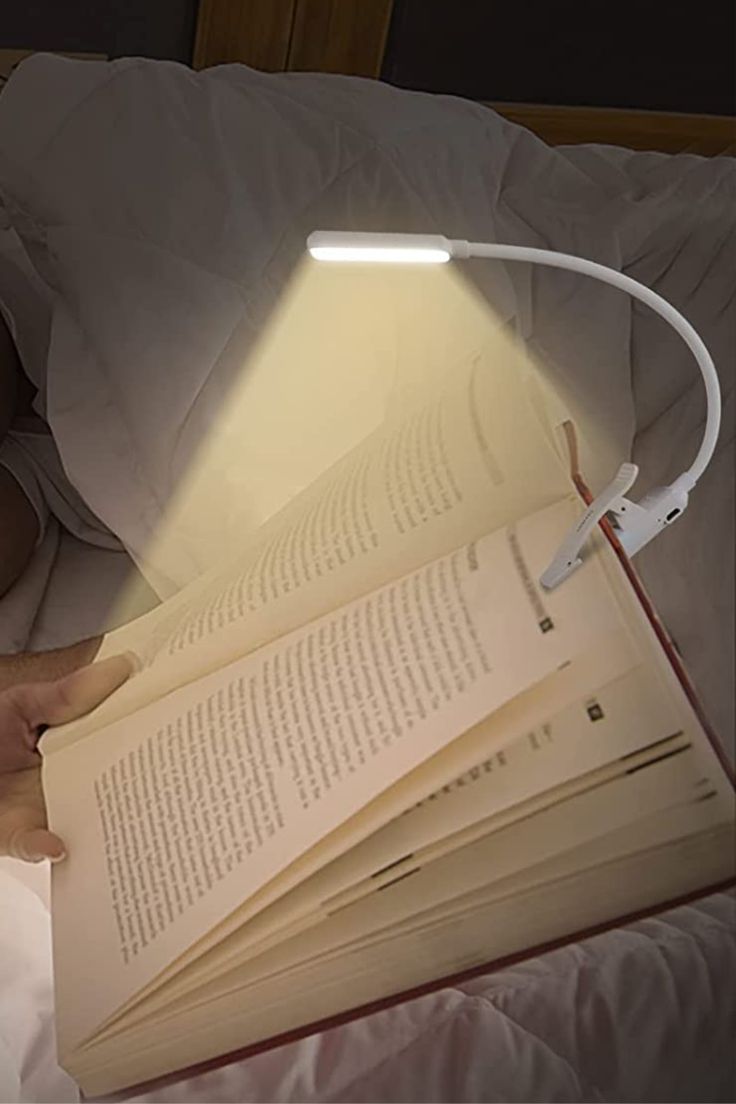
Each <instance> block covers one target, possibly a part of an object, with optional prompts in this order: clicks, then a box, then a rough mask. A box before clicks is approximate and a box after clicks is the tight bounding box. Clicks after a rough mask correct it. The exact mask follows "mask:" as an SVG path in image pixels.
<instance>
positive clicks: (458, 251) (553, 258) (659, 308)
mask: <svg viewBox="0 0 736 1104" xmlns="http://www.w3.org/2000/svg"><path fill="white" fill-rule="evenodd" d="M450 246H451V252H452V256H453V257H458V258H462V257H494V258H496V260H499V261H528V262H530V263H532V264H542V265H548V266H550V267H551V268H567V269H570V270H571V271H572V272H580V273H582V274H583V275H584V276H592V277H593V278H594V279H596V280H602V281H603V283H605V284H610V285H611V286H612V287H615V288H619V289H620V290H621V291H625V292H627V294H629V295H630V296H631V297H632V298H633V299H638V300H639V301H640V302H642V303H645V304H646V305H647V306H648V307H651V309H652V310H653V311H655V312H656V313H657V314H658V315H660V316H661V317H662V318H664V319H665V321H666V322H669V324H670V325H671V326H672V328H673V329H675V330H677V332H678V334H679V335H680V337H681V338H682V340H683V341H684V342H685V344H686V345H687V347H688V348H689V349H690V352H691V353H692V354H693V356H694V357H695V359H696V361H697V362H698V367H699V368H700V371H701V373H702V376H703V383H704V384H705V393H706V399H707V403H708V407H707V413H706V419H705V431H704V433H703V440H702V442H701V444H700V448H699V449H698V454H697V456H696V457H695V459H694V460H693V462H692V464H691V465H690V467H689V468H688V469H687V471H685V472H683V473H682V475H681V476H680V479H679V480H678V483H679V482H680V480H682V481H683V485H684V483H685V482H686V481H687V482H689V484H690V485H689V487H688V490H691V489H692V488H693V487H694V486H695V484H696V483H697V481H698V480H699V479H700V477H701V475H702V474H703V472H704V471H705V469H706V468H707V466H708V463H709V462H710V459H711V457H712V456H713V452H714V449H715V447H716V441H717V439H718V430H719V428H720V424H721V389H720V385H719V383H718V375H717V374H716V369H715V365H714V364H713V360H712V358H711V355H710V353H709V352H708V350H707V349H706V347H705V345H704V343H703V341H702V339H701V338H700V336H699V334H698V333H697V332H696V331H695V330H694V329H693V327H692V326H691V325H690V323H689V322H688V321H687V319H686V318H683V316H682V315H681V314H680V312H679V311H678V310H675V308H674V307H673V306H672V304H671V303H668V302H667V300H666V299H663V298H662V296H661V295H657V293H656V291H652V290H651V288H648V287H646V286H645V285H644V284H640V283H639V282H638V281H637V280H633V279H632V278H631V277H630V276H625V275H624V274H623V273H622V272H617V271H616V270H615V269H613V268H608V267H606V265H602V264H597V263H596V262H595V261H586V260H585V259H584V258H582V257H575V256H573V255H572V254H570V253H555V252H553V251H552V250H550V249H528V248H526V247H525V246H518V245H495V244H490V243H489V244H486V243H485V242H466V241H451V242H450Z"/></svg>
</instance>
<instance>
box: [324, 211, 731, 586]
mask: <svg viewBox="0 0 736 1104" xmlns="http://www.w3.org/2000/svg"><path fill="white" fill-rule="evenodd" d="M307 248H308V249H309V252H310V253H311V255H312V256H313V257H314V258H315V259H316V260H320V261H354V262H355V261H358V262H361V263H365V262H374V263H379V264H381V263H382V264H386V263H389V264H390V263H409V264H442V263H443V262H446V261H449V260H450V258H451V257H456V258H459V259H463V260H464V259H466V258H469V257H492V258H495V259H496V260H501V261H529V262H532V263H535V264H543V265H549V266H551V267H553V268H567V269H571V270H572V271H573V272H580V273H583V275H586V276H593V277H595V279H597V280H602V281H603V282H604V283H607V284H612V285H613V287H617V288H620V289H621V290H622V291H626V292H628V294H629V295H631V296H633V297H634V298H635V299H639V300H640V301H641V302H642V303H646V304H647V306H649V307H651V308H652V310H654V311H656V313H657V314H659V315H661V317H662V318H664V319H665V320H666V321H667V322H669V323H670V325H671V326H673V327H674V329H675V330H677V332H678V333H679V335H680V337H681V338H682V339H683V341H684V342H685V344H686V345H687V346H688V348H689V349H690V351H691V352H692V354H693V356H694V357H695V359H696V360H697V362H698V365H699V367H700V371H701V373H702V375H703V382H704V383H705V393H706V398H707V404H708V409H707V416H706V422H705V432H704V434H703V440H702V442H701V445H700V449H699V450H698V454H697V456H696V457H695V459H694V460H693V462H692V464H691V465H690V467H689V468H688V469H687V470H686V471H684V472H683V473H682V475H679V476H678V477H677V479H675V481H674V482H673V483H671V484H670V485H669V486H668V487H657V488H655V489H654V490H652V491H650V492H649V494H647V495H645V497H644V498H643V499H642V500H641V502H632V501H631V500H630V499H628V498H626V497H625V496H626V492H627V491H629V490H630V488H631V486H632V485H633V483H634V480H635V479H636V477H637V475H638V474H639V469H638V467H637V465H636V464H630V463H625V464H622V465H621V467H620V468H619V470H618V472H617V473H616V476H615V478H614V479H613V480H612V481H611V482H610V483H609V484H608V486H607V487H606V488H605V489H604V490H603V491H601V493H600V494H599V495H598V496H597V497H596V498H595V499H594V500H593V502H591V504H590V506H588V508H587V510H586V511H585V512H584V514H583V515H582V517H581V518H580V520H579V521H578V522H577V524H576V525H575V526H574V527H573V529H572V530H571V531H570V533H569V534H568V536H567V537H566V538H565V540H564V541H563V542H562V544H561V545H560V547H559V549H558V551H557V553H556V555H555V556H554V558H553V559H552V562H551V563H550V565H549V567H548V568H547V569H546V570H545V571H544V572H543V574H542V576H541V578H540V582H541V583H542V586H544V587H546V588H547V589H548V590H551V589H552V588H553V587H556V586H557V585H558V584H559V583H561V582H563V580H565V579H566V578H567V577H568V575H570V573H571V572H572V571H574V570H575V568H576V567H578V566H579V565H580V564H581V563H582V560H581V558H580V557H581V552H582V549H583V546H584V545H585V543H586V541H587V540H588V537H589V536H590V534H591V532H592V531H593V529H594V528H595V526H596V525H597V524H598V522H599V521H600V520H601V519H602V518H603V517H604V516H605V515H611V517H612V520H613V522H614V525H615V527H616V530H617V532H616V535H617V537H618V540H619V541H620V543H621V546H622V547H623V549H624V551H625V552H626V554H627V555H628V556H633V555H635V554H636V553H637V552H638V551H639V550H640V549H641V548H643V547H644V545H645V544H648V543H649V541H651V540H652V538H653V537H656V536H657V534H658V533H660V532H661V531H662V530H663V529H665V528H666V527H667V526H668V525H671V524H672V522H673V521H676V519H677V518H678V517H681V516H682V514H683V513H684V512H685V509H686V508H687V504H688V498H689V494H690V491H691V490H692V489H693V487H694V486H695V484H696V483H697V481H698V479H699V478H700V476H701V475H702V474H703V472H704V471H705V469H706V467H707V466H708V463H709V461H710V459H711V457H712V455H713V451H714V449H715V445H716V440H717V438H718V430H719V427H720V422H721V391H720V387H719V384H718V376H717V375H716V370H715V367H714V365H713V361H712V359H711V356H710V354H709V352H708V350H707V349H706V347H705V345H704V344H703V342H702V340H701V339H700V337H699V336H698V334H697V333H696V331H695V330H694V329H693V327H692V326H691V325H690V323H689V322H688V321H687V320H686V319H685V318H683V316H682V315H681V314H680V313H679V311H677V310H675V308H674V307H673V306H672V305H671V304H670V303H668V302H667V300H666V299H663V298H662V296H661V295H657V293H656V292H654V291H652V290H651V289H650V288H648V287H645V286H644V285H643V284H640V283H639V282H638V281H637V280H632V279H631V277H630V276H624V275H623V273H621V272H616V270H615V269H612V268H608V267H607V266H606V265H602V264H597V263H595V262H594V261H586V260H584V259H583V258H581V257H575V256H572V255H571V254H569V253H556V252H554V251H552V250H549V249H527V248H525V247H523V246H518V245H497V244H490V243H488V244H487V243H485V242H467V241H454V240H450V239H449V238H444V237H442V236H441V235H439V234H374V233H358V232H355V233H351V232H344V231H333V230H317V231H315V232H314V233H313V234H310V235H309V238H308V239H307Z"/></svg>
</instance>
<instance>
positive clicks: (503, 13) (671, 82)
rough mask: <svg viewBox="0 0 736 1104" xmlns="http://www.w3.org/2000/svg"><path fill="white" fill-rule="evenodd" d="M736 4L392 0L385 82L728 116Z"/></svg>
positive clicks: (720, 0)
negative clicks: (393, 2) (392, 8)
mask: <svg viewBox="0 0 736 1104" xmlns="http://www.w3.org/2000/svg"><path fill="white" fill-rule="evenodd" d="M735 42H736V3H735V2H734V0H701V2H700V3H693V2H690V3H682V2H681V3H677V2H676V0H609V2H602V0H516V2H513V0H512V2H511V3H508V2H507V3H499V2H498V0H395V4H394V10H393V16H392V20H391V27H390V31H389V38H388V46H387V50H386V54H385V55H384V65H383V72H382V77H383V79H384V80H388V81H390V82H391V83H392V84H398V85H401V86H402V87H406V88H414V89H418V90H420V91H427V92H449V93H452V94H454V95H458V96H466V97H467V98H468V99H474V100H500V101H502V102H506V103H514V102H519V103H541V104H569V105H574V106H577V107H583V106H588V107H629V108H646V109H649V110H653V111H690V112H702V113H703V114H716V115H718V114H721V115H731V114H733V113H734V110H735V108H736V104H735V100H736V92H735V89H736V46H735V45H734V43H735Z"/></svg>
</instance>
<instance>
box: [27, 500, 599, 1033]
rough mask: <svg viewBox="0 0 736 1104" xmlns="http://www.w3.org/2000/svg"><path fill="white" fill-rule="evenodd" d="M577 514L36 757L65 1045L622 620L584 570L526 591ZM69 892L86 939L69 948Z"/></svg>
mask: <svg viewBox="0 0 736 1104" xmlns="http://www.w3.org/2000/svg"><path fill="white" fill-rule="evenodd" d="M574 509H575V508H574V507H573V506H572V505H571V504H569V503H562V504H559V505H558V506H554V507H550V508H548V509H547V510H544V511H542V512H541V513H538V514H535V515H533V516H532V517H530V518H527V519H524V521H522V522H520V523H519V524H518V525H516V526H514V527H512V528H510V529H504V530H500V531H498V532H496V533H494V534H491V535H489V536H488V537H485V538H483V539H481V540H479V541H477V542H474V543H473V544H471V545H469V546H467V547H466V548H463V549H461V550H459V551H457V552H454V553H452V554H450V555H449V556H446V557H442V558H441V559H439V560H435V561H433V562H432V563H430V564H428V565H426V566H425V567H423V568H420V569H418V570H417V571H415V572H412V573H411V574H409V575H407V576H404V577H403V578H402V579H400V580H398V581H397V582H395V583H392V584H389V585H388V586H386V587H384V588H381V589H380V590H379V591H376V592H373V593H371V594H369V595H367V596H366V597H364V598H361V599H358V600H356V601H355V602H353V603H350V604H348V605H347V606H344V607H341V609H339V610H337V611H336V612H334V613H333V614H329V615H326V616H325V617H323V618H320V619H318V620H317V621H315V622H312V623H311V624H310V625H307V626H305V627H304V628H302V629H300V630H298V631H297V632H295V633H292V634H289V635H288V636H287V637H285V638H283V639H282V640H280V641H277V642H275V643H274V644H271V645H269V646H267V647H265V648H263V649H260V650H259V651H258V652H256V653H254V654H253V655H252V656H250V657H246V658H245V659H243V660H241V661H239V662H237V663H235V664H233V665H231V666H230V667H228V668H225V669H223V670H221V671H218V672H215V673H214V674H212V675H210V676H207V677H206V678H205V679H202V680H200V681H199V682H197V683H195V684H193V685H192V686H189V687H185V688H182V689H181V690H179V691H176V692H174V693H172V694H171V695H168V696H167V697H166V698H164V699H162V700H161V701H160V702H158V703H155V704H154V705H152V706H150V707H148V708H147V709H146V710H142V711H140V712H139V713H138V714H137V715H136V717H135V723H134V724H130V723H126V722H120V723H118V724H116V725H114V726H112V727H111V728H110V729H108V730H106V731H104V732H103V733H102V734H101V735H99V736H95V737H93V738H88V739H83V740H80V741H77V742H76V743H73V744H71V745H69V746H68V747H67V748H65V749H62V750H60V751H58V752H56V753H55V754H53V755H51V756H49V757H47V759H46V760H45V764H44V790H45V793H46V799H47V805H48V812H49V824H50V826H51V828H52V829H53V830H54V831H56V832H58V833H59V834H60V835H61V836H62V838H64V839H65V841H66V842H67V844H68V847H69V856H70V857H69V859H68V861H67V862H65V863H64V864H62V865H61V866H60V867H58V868H56V869H55V871H54V880H53V892H54V902H53V905H54V921H55V926H54V930H55V935H54V939H55V946H56V955H55V959H56V971H57V973H56V982H57V993H58V997H59V1007H60V1023H61V1024H62V1025H63V1031H64V1033H65V1039H66V1040H67V1041H68V1040H69V1039H71V1042H72V1045H74V1044H75V1043H76V1042H78V1041H79V1040H80V1039H81V1038H83V1037H85V1036H86V1035H87V1034H89V1033H90V1032H91V1031H92V1030H93V1029H94V1027H95V1026H96V1025H97V1024H99V1023H100V1022H101V1021H102V1020H103V1019H104V1018H105V1017H107V1016H109V1015H110V1014H111V1013H112V1012H113V1011H114V1010H115V1008H116V1007H118V1006H119V1005H120V1004H122V1003H123V1002H124V1001H126V1000H128V999H129V998H130V997H131V996H132V995H133V994H134V993H135V992H136V990H137V989H140V988H141V987H143V986H144V985H145V984H146V983H148V982H149V981H150V980H151V979H152V978H153V977H154V976H155V975H156V974H157V973H158V972H159V971H160V970H162V969H163V968H164V967H166V966H167V965H168V964H169V963H170V962H171V961H172V960H173V959H175V958H176V957H178V956H179V955H181V954H182V953H183V952H184V951H185V950H186V949H187V947H188V946H190V945H191V944H192V943H194V942H195V941H196V940H197V939H198V938H200V937H202V936H203V935H204V934H205V933H206V932H207V931H208V930H209V929H211V928H212V927H214V926H215V925H217V924H218V923H220V922H221V921H222V920H223V919H224V918H225V917H226V916H227V915H228V914H230V913H231V912H233V911H234V910H235V909H236V908H237V907H238V906H239V905H240V904H242V902H243V901H244V900H246V899H247V898H248V897H249V896H250V895H252V894H254V893H255V892H256V891H257V890H259V889H260V888H261V887H262V886H263V885H265V884H266V882H268V881H270V880H271V879H273V878H274V877H275V875H276V874H278V872H279V871H281V870H283V869H284V868H285V867H287V866H288V865H289V864H290V863H291V862H293V861H294V860H295V859H296V858H297V857H298V856H299V855H301V854H304V853H305V852H306V851H307V850H308V849H309V848H310V847H311V846H313V845H314V844H315V843H316V842H317V841H318V840H319V839H320V838H322V837H323V836H325V835H327V834H328V833H329V832H331V831H333V830H334V829H335V828H337V827H338V826H339V825H340V824H342V823H344V822H345V821H346V820H347V819H348V818H349V817H350V816H351V815H352V814H353V813H355V812H356V811H357V810H358V809H360V808H361V807H363V806H365V805H367V804H368V803H369V802H370V801H371V800H373V798H375V797H376V796H377V795H378V794H379V793H380V792H382V791H384V790H386V789H387V788H388V787H390V786H391V785H392V784H394V783H395V782H396V781H397V780H398V779H400V778H402V777H404V776H405V775H407V774H408V773H409V772H410V771H412V770H413V769H414V768H415V767H416V766H418V765H419V764H420V763H422V762H424V761H425V760H427V759H429V758H430V757H431V756H432V755H434V754H436V753H437V752H438V751H439V750H440V749H441V748H442V747H444V746H446V745H447V744H449V743H450V742H451V741H452V740H454V739H455V738H456V737H457V736H459V735H460V734H462V733H463V732H465V731H467V730H468V729H469V728H471V727H472V726H473V725H476V724H477V723H478V722H479V721H480V720H481V719H482V718H483V717H485V716H487V715H488V714H490V713H491V712H493V711H494V710H495V709H498V708H499V707H500V706H502V705H503V704H504V703H505V702H507V701H509V700H511V699H512V698H513V697H515V696H516V695H517V694H519V693H521V692H522V691H523V690H525V689H526V688H527V687H529V686H532V685H534V684H535V683H537V682H539V681H541V679H543V678H544V677H546V676H547V675H549V674H550V673H551V672H552V671H555V670H557V669H559V668H560V667H561V666H564V665H565V664H566V663H567V662H569V661H570V660H571V658H572V657H573V656H575V655H576V654H579V653H580V652H584V651H585V649H586V647H589V646H590V645H591V643H592V642H593V641H595V640H596V639H597V638H598V636H600V634H606V633H608V632H610V631H612V630H616V629H618V628H620V625H621V622H620V617H619V614H618V611H617V610H616V607H615V606H613V605H612V604H611V603H610V602H609V600H608V596H607V593H606V591H605V590H604V589H602V588H601V586H600V572H599V570H598V568H597V563H596V560H595V559H592V560H591V561H590V563H589V564H587V565H585V566H584V567H583V568H581V569H580V570H579V571H578V572H576V573H575V575H574V576H573V577H572V578H571V579H570V580H569V581H568V585H566V586H565V587H564V588H559V589H558V590H556V591H554V592H553V593H551V594H550V595H548V596H545V597H544V598H543V597H542V596H541V594H540V593H539V592H538V591H537V589H536V588H535V587H532V588H531V589H530V587H529V579H530V577H531V578H535V577H537V576H538V574H539V572H540V571H541V567H542V565H543V564H544V563H546V561H547V559H548V558H549V556H550V555H551V552H552V550H553V549H554V548H555V547H556V546H557V543H558V542H559V539H560V536H561V534H563V533H564V532H565V531H566V530H567V527H568V526H569V524H570V521H571V518H572V517H573V516H574ZM81 900H83V901H84V902H85V910H86V916H87V922H88V923H89V925H90V926H91V927H93V928H94V930H95V932H96V939H95V941H94V943H93V944H88V945H85V946H84V948H82V947H79V948H78V952H79V953H78V954H77V953H75V949H76V948H77V947H78V944H77V941H76V939H75V935H74V933H75V930H76V924H77V914H78V913H77V910H78V903H79V901H81ZM80 955H82V956H83V960H80V957H79V956H80ZM80 974H81V978H84V977H89V978H90V985H89V986H85V985H84V983H83V981H82V980H80ZM101 976H104V977H105V986H100V985H99V984H98V979H99V977H101ZM60 1030H62V1028H60ZM65 1045H67V1044H66V1043H65Z"/></svg>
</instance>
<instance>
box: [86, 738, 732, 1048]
mask: <svg viewBox="0 0 736 1104" xmlns="http://www.w3.org/2000/svg"><path fill="white" fill-rule="evenodd" d="M636 759H637V763H636V767H635V768H634V769H631V768H630V767H627V766H626V765H625V764H621V766H620V767H619V769H618V770H616V771H611V772H610V773H609V774H608V776H607V777H605V778H602V779H600V778H596V779H591V783H590V785H589V786H588V787H587V788H584V789H583V790H582V791H581V792H579V793H578V794H574V795H572V796H570V797H569V798H568V799H567V800H565V801H564V802H563V801H560V802H558V803H556V804H553V805H550V806H548V807H546V808H541V809H539V810H531V811H530V814H529V815H526V816H525V817H524V818H523V820H521V821H519V822H515V823H514V824H512V825H501V826H500V828H499V829H498V830H497V831H495V832H494V833H492V834H491V833H488V834H486V835H484V836H482V837H479V838H478V839H476V840H475V841H469V842H468V844H466V845H465V846H464V847H463V848H462V850H461V851H459V852H457V853H453V854H452V855H445V856H441V857H440V858H439V859H438V860H437V861H435V862H433V863H431V862H430V863H427V864H417V865H416V866H415V867H414V868H413V870H412V871H411V873H410V874H408V875H407V874H403V875H399V874H397V875H396V877H395V878H394V880H393V881H392V882H390V883H388V884H384V885H382V886H381V885H376V886H375V887H374V888H373V890H372V891H371V892H370V893H369V894H367V895H364V896H363V897H362V898H360V899H358V900H353V901H347V902H346V903H345V904H344V905H343V907H339V906H338V907H337V908H335V909H334V910H333V911H332V912H331V913H330V914H329V915H325V916H323V917H322V918H321V920H322V922H321V923H319V925H318V926H316V927H314V928H313V929H312V930H311V931H306V932H300V933H295V935H294V936H293V937H292V938H291V939H289V940H288V941H286V942H285V943H284V944H283V945H282V946H279V947H276V948H273V949H266V951H265V953H262V954H260V955H259V956H258V957H257V958H255V959H253V961H251V962H248V963H246V964H240V965H238V964H237V962H235V963H233V964H231V967H230V969H229V970H228V971H225V972H223V973H222V976H221V977H219V978H217V979H210V980H208V981H207V980H206V982H205V983H204V984H201V985H200V987H199V989H198V990H195V991H193V992H191V993H190V994H184V995H182V994H180V993H178V992H177V991H176V990H175V988H174V987H172V988H170V989H168V991H166V992H164V993H162V995H161V997H160V999H159V1001H158V1002H147V1003H146V1004H145V1005H142V1006H140V1007H139V1008H137V1009H135V1010H134V1012H133V1013H131V1014H128V1015H126V1016H125V1017H124V1019H123V1020H122V1021H121V1022H120V1023H118V1024H117V1025H113V1026H112V1027H110V1028H108V1029H107V1030H106V1031H105V1032H103V1033H101V1035H100V1036H98V1039H101V1038H105V1037H108V1038H109V1037H111V1036H112V1035H114V1034H116V1033H117V1032H119V1031H120V1030H121V1029H122V1030H123V1031H125V1032H128V1031H130V1029H131V1028H132V1027H134V1025H143V1024H146V1023H148V1024H149V1026H150V1027H151V1028H152V1029H153V1030H155V1029H156V1025H157V1024H158V1025H160V1024H161V1023H162V1022H165V1020H166V1019H168V1018H173V1019H176V1018H177V1017H179V1016H180V1015H181V1014H182V1012H183V1011H185V1010H187V1011H191V1010H192V1009H194V1008H197V1007H206V1005H207V1004H208V1003H209V1002H210V1001H212V1000H214V999H218V998H220V997H222V996H223V995H224V994H225V993H228V992H238V991H240V992H242V993H243V995H244V996H245V993H246V992H247V987H248V986H251V985H254V984H262V983H263V982H265V981H266V980H268V979H275V978H277V977H279V976H283V975H285V974H287V973H288V972H289V971H291V970H293V969H295V968H298V969H300V970H301V969H303V968H304V966H305V965H307V964H314V963H316V962H317V961H321V962H325V961H329V960H331V959H335V958H339V957H341V956H344V955H345V953H346V952H347V951H350V952H352V953H355V951H357V950H359V949H360V948H364V947H365V946H367V945H369V944H371V943H375V942H381V941H383V940H385V939H386V938H390V937H391V933H392V932H393V931H397V932H398V931H416V932H420V931H422V930H428V929H430V928H431V927H432V926H434V925H436V924H437V922H438V921H439V920H440V919H441V918H442V917H443V916H447V915H448V914H455V915H456V916H461V915H463V914H464V913H466V912H467V911H469V909H470V908H471V907H474V906H475V904H476V902H475V901H474V900H473V899H474V898H476V901H477V899H478V898H479V897H480V899H482V900H483V901H488V900H490V899H493V897H494V896H502V895H503V894H504V893H508V886H509V883H511V882H512V880H513V882H514V883H515V885H516V888H517V890H518V891H521V890H523V888H525V886H527V885H529V884H540V883H544V882H545V881H552V880H554V879H555V878H556V877H559V876H560V873H561V872H563V871H565V870H567V871H569V870H571V869H572V870H574V869H575V867H574V865H571V859H573V857H574V856H575V855H576V854H579V855H580V856H581V857H582V856H583V855H584V854H585V852H586V850H587V852H588V854H590V853H593V854H595V852H596V850H597V856H598V860H599V861H600V862H604V861H609V862H610V861H611V860H612V859H618V858H620V857H621V856H624V855H627V854H631V853H634V852H636V851H637V850H639V849H640V848H641V846H642V841H646V846H652V845H653V844H659V843H661V842H663V841H668V840H671V839H676V838H678V837H681V836H683V835H684V834H686V833H688V832H691V831H693V832H696V831H703V830H706V829H709V828H714V827H717V826H718V825H719V824H723V822H724V814H725V815H727V814H726V813H725V810H726V804H725V797H726V795H725V793H721V794H720V795H718V796H717V797H716V800H715V801H709V802H704V801H703V800H702V797H703V794H704V792H705V791H704V790H703V786H702V780H701V768H702V763H701V762H699V759H698V754H697V751H696V750H694V749H693V747H692V745H691V744H689V743H687V742H685V743H684V744H682V746H681V748H680V752H679V753H678V754H677V755H670V756H665V757H663V756H657V755H656V753H652V752H650V753H649V754H648V755H647V754H644V753H642V754H640V755H639V756H637V757H636ZM167 997H168V998H169V999H168V1001H167V999H166V998H167Z"/></svg>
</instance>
